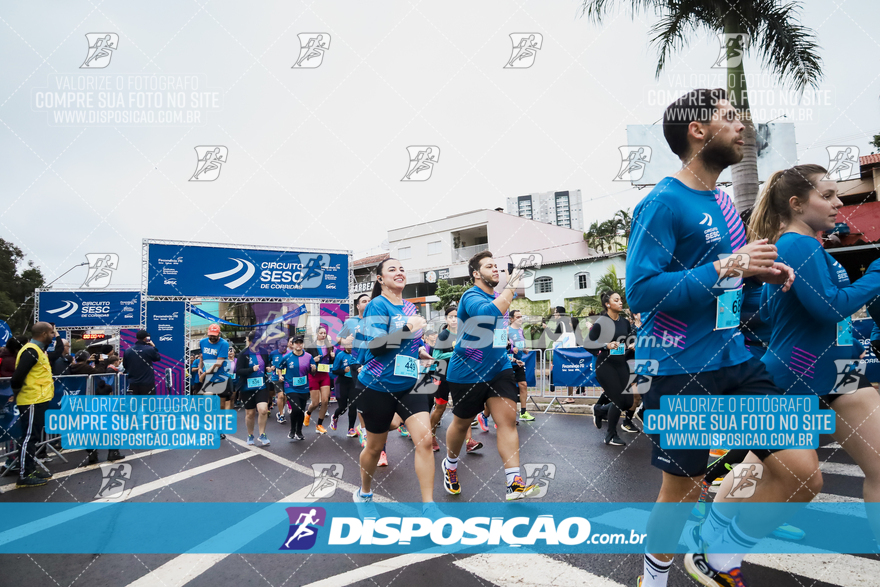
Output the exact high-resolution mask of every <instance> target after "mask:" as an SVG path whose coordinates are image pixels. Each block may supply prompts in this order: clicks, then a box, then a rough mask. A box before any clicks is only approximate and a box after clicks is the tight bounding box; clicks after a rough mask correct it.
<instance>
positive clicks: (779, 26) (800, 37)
mask: <svg viewBox="0 0 880 587" xmlns="http://www.w3.org/2000/svg"><path fill="white" fill-rule="evenodd" d="M756 4H757V5H759V6H758V7H757V8H759V10H756V12H758V13H759V14H760V17H761V20H760V25H759V27H758V30H757V31H756V33H757V35H756V37H757V38H756V39H755V40H753V41H752V43H753V46H755V47H757V49H758V56H759V57H760V59H761V62H762V63H763V64H764V65H765V66H766V67H769V68H770V69H771V70H772V71H773V72H774V73H776V74H777V75H779V77H780V78H782V82H783V84H785V85H791V87H793V88H794V89H795V90H796V91H799V92H800V91H803V90H804V89H805V88H806V87H807V86H812V87H814V88H815V87H818V83H819V80H820V79H821V78H822V58H821V57H819V44H818V42H817V40H818V39H817V37H816V35H815V33H814V32H813V30H812V29H809V28H807V27H805V26H802V25H801V24H800V22H799V21H798V18H799V16H800V14H799V13H800V4H799V3H798V2H790V3H788V4H785V5H782V6H780V5H779V2H778V1H774V0H758V1H757V2H756Z"/></svg>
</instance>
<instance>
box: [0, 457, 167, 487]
mask: <svg viewBox="0 0 880 587" xmlns="http://www.w3.org/2000/svg"><path fill="white" fill-rule="evenodd" d="M167 450H169V449H167V448H159V449H156V450H148V451H145V452H141V453H138V454H134V455H129V456H127V457H125V458H124V459H121V460H119V461H113V462H114V463H130V462H131V461H133V460H134V459H140V458H143V457H148V456H150V455H154V454H158V453H160V452H165V451H167ZM64 454H67V453H66V452H65V453H64ZM102 464H104V465H106V464H107V463H106V462H104V463H96V464H94V465H87V466H85V467H76V468H74V469H70V470H68V471H61V472H60V473H53V474H52V478H51V479H50V480H49V481H50V482H52V481H57V480H58V479H64V478H65V477H70V476H71V475H76V474H78V473H86V472H88V471H94V470H95V469H100V468H101V465H102ZM13 489H15V483H10V484H9V485H3V486H0V494H2V493H6V492H7V491H12V490H13Z"/></svg>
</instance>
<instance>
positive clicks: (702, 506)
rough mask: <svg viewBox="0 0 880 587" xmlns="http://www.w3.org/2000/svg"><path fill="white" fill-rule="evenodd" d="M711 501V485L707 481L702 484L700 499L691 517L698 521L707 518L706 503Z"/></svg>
mask: <svg viewBox="0 0 880 587" xmlns="http://www.w3.org/2000/svg"><path fill="white" fill-rule="evenodd" d="M707 501H709V483H708V481H706V480H705V479H703V481H702V482H700V498H699V499H698V500H697V503H696V505H694V509H693V510H691V515H693V516H694V517H695V518H696V519H698V520H702V519H703V518H705V517H706V502H707Z"/></svg>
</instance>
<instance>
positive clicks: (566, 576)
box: [328, 554, 635, 587]
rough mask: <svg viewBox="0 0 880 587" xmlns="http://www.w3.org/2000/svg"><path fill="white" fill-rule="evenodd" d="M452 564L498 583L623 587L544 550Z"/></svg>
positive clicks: (539, 586) (479, 557)
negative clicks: (542, 551) (551, 555)
mask: <svg viewBox="0 0 880 587" xmlns="http://www.w3.org/2000/svg"><path fill="white" fill-rule="evenodd" d="M455 566H457V567H460V568H462V569H464V570H465V571H468V572H469V573H471V574H473V575H476V576H477V577H479V578H480V579H481V580H483V581H488V582H490V583H493V584H495V585H499V586H500V587H507V586H511V587H513V586H522V585H529V586H530V587H544V586H547V587H551V586H553V587H557V586H558V587H563V586H569V585H571V586H572V587H575V586H576V587H582V586H583V585H589V586H590V587H624V585H623V583H618V582H617V581H612V580H611V579H607V578H605V577H600V576H599V575H594V574H593V573H590V572H588V571H585V570H583V569H579V568H577V567H575V566H572V565H570V564H568V563H566V562H563V561H559V560H556V559H554V558H550V557H549V556H547V555H545V554H476V555H474V556H469V557H467V558H465V559H462V560H458V561H456V562H455ZM633 581H635V577H633ZM328 587H329V583H328Z"/></svg>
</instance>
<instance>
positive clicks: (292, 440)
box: [287, 432, 297, 442]
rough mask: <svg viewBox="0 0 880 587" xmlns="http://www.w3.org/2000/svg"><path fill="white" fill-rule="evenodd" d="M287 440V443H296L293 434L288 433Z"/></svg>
mask: <svg viewBox="0 0 880 587" xmlns="http://www.w3.org/2000/svg"><path fill="white" fill-rule="evenodd" d="M287 439H288V441H289V442H296V441H297V437H296V434H294V433H293V432H288V433H287Z"/></svg>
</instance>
